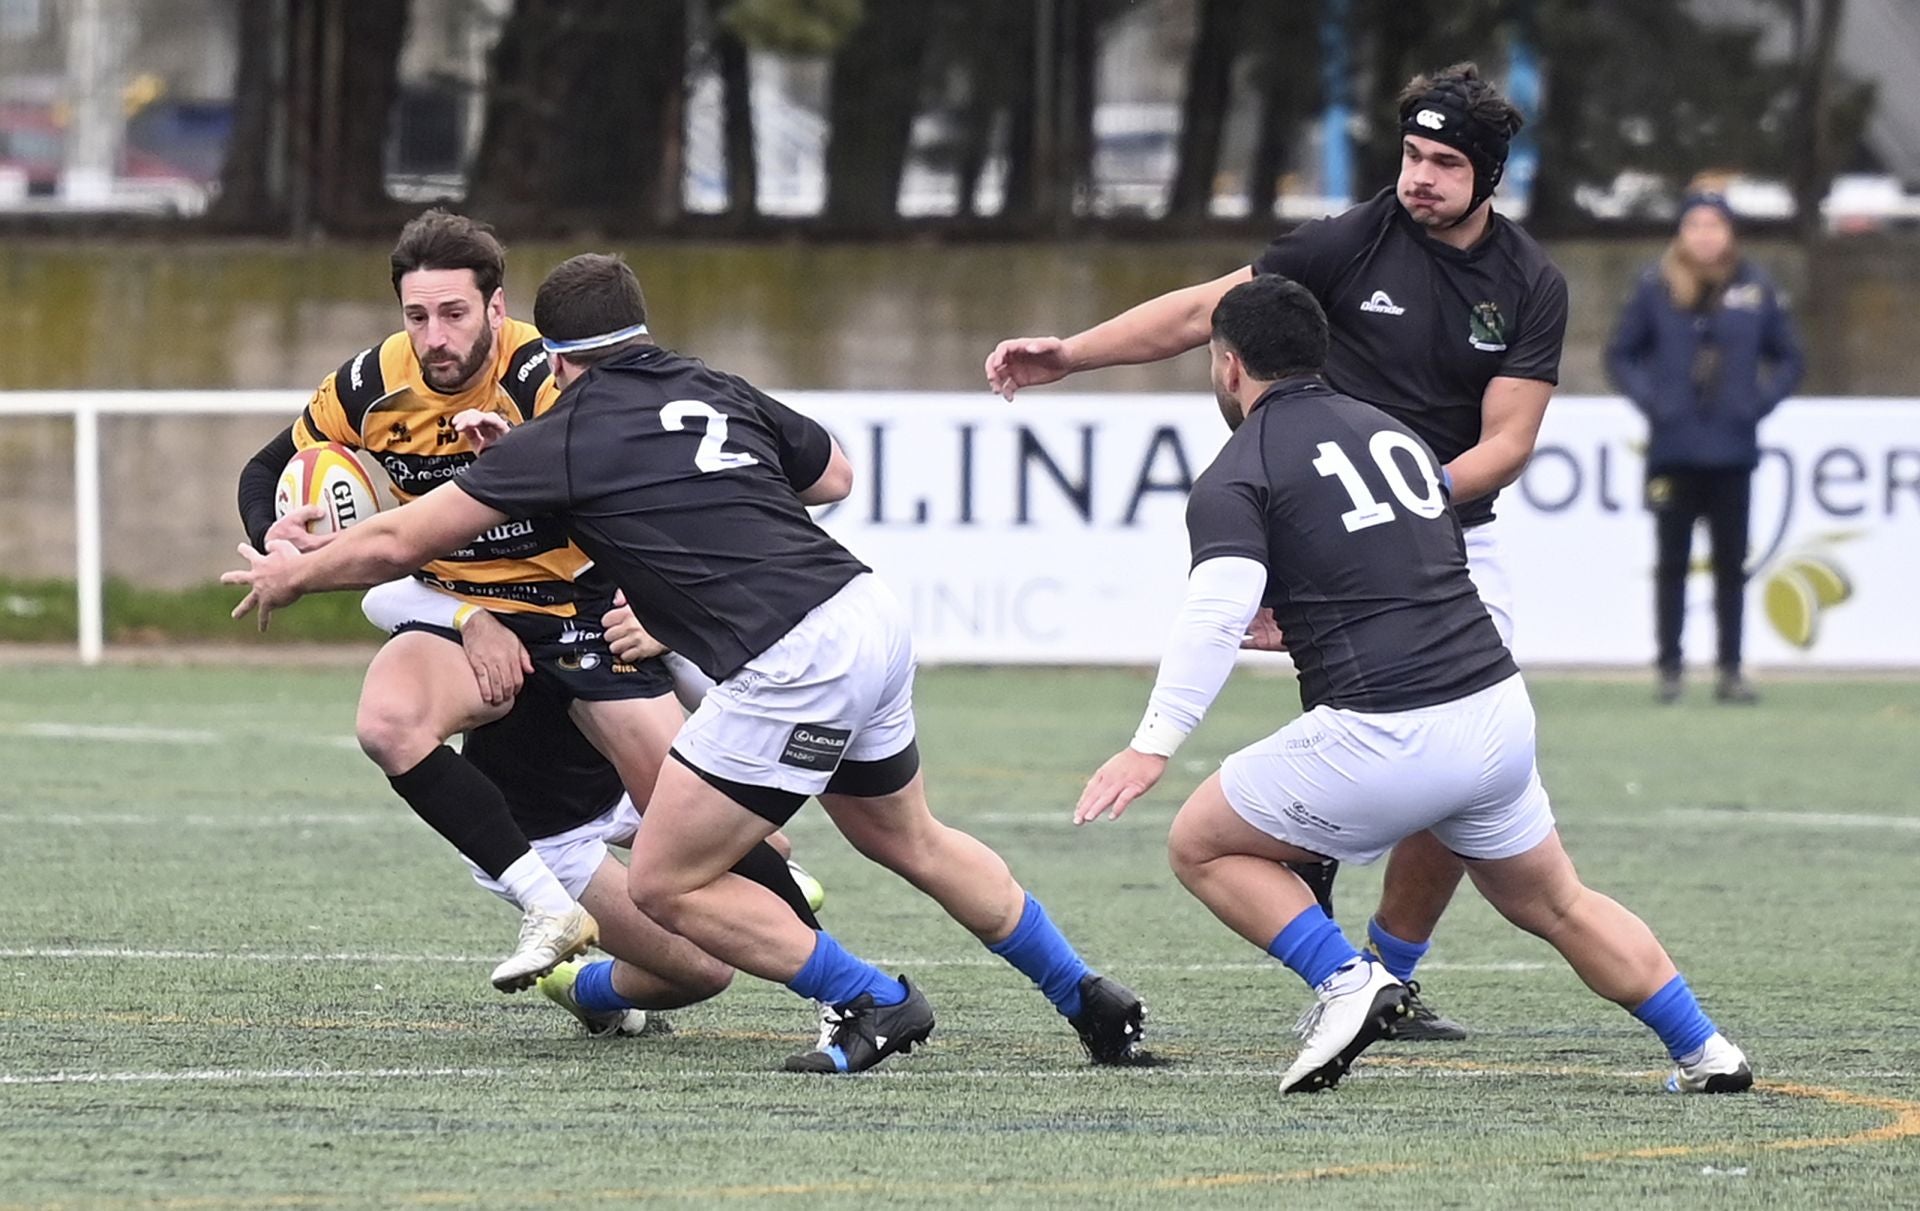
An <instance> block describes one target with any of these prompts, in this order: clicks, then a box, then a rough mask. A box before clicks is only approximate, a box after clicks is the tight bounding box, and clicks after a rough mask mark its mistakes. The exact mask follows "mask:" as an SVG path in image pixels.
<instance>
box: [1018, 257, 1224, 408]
mask: <svg viewBox="0 0 1920 1211" xmlns="http://www.w3.org/2000/svg"><path fill="white" fill-rule="evenodd" d="M1252 279H1253V269H1252V267H1251V266H1244V265H1243V266H1241V267H1240V268H1239V269H1236V270H1234V271H1233V272H1232V273H1229V274H1227V275H1225V276H1224V277H1218V278H1215V279H1214V280H1212V281H1211V282H1201V283H1199V284H1198V285H1195V286H1185V287H1182V288H1181V289H1179V290H1170V291H1168V292H1167V293H1166V294H1163V295H1160V296H1158V297H1156V298H1151V299H1148V300H1147V301H1146V302H1144V303H1141V304H1139V305H1138V306H1136V307H1132V308H1129V309H1128V310H1126V311H1123V312H1121V313H1120V314H1119V315H1116V316H1114V317H1113V318H1112V319H1110V320H1107V321H1105V322H1104V323H1100V324H1095V325H1094V326H1093V327H1091V328H1089V329H1087V330H1086V331H1085V332H1082V333H1079V334H1077V335H1075V336H1070V337H1067V338H1066V339H1065V340H1062V339H1060V338H1059V337H1054V336H1022V337H1015V338H1014V339H1012V340H1007V341H1001V342H1000V344H999V345H998V346H996V347H995V348H994V351H993V352H992V353H990V354H988V355H987V386H988V387H989V388H990V389H991V390H993V391H995V392H998V393H999V394H1000V395H1003V396H1005V397H1006V398H1007V399H1012V398H1013V395H1014V392H1016V391H1018V390H1019V389H1020V388H1022V387H1035V386H1039V385H1040V384H1042V383H1054V382H1058V381H1060V380H1061V379H1063V378H1065V377H1067V376H1068V375H1069V374H1075V373H1078V372H1079V371H1081V370H1098V369H1100V368H1102V367H1104V366H1135V365H1139V364H1141V363H1143V362H1159V361H1165V360H1166V359H1167V358H1170V357H1174V356H1176V355H1178V354H1182V353H1185V352H1186V351H1187V350H1189V349H1198V348H1199V347H1200V346H1202V345H1204V344H1206V343H1207V338H1208V337H1209V336H1210V335H1212V332H1213V309H1214V308H1215V307H1217V306H1218V305H1219V304H1220V299H1221V297H1222V296H1223V295H1225V294H1226V293H1227V291H1229V290H1232V289H1233V288H1234V287H1235V286H1238V285H1239V284H1240V283H1242V282H1246V281H1251V280H1252Z"/></svg>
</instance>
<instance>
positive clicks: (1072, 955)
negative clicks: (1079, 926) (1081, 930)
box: [987, 895, 1087, 1017]
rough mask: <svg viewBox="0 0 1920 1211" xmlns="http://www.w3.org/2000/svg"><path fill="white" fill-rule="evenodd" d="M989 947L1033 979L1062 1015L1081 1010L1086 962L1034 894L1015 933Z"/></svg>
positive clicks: (1023, 910) (1072, 1013)
mask: <svg viewBox="0 0 1920 1211" xmlns="http://www.w3.org/2000/svg"><path fill="white" fill-rule="evenodd" d="M987 949H988V950H990V951H992V952H993V953H994V954H997V955H999V956H1000V957H1001V958H1003V959H1005V960H1006V961H1007V962H1009V963H1011V964H1013V966H1014V968H1015V970H1017V971H1019V972H1020V974H1021V975H1024V976H1026V977H1027V978H1028V979H1029V980H1032V981H1033V982H1034V985H1035V987H1037V988H1039V989H1040V991H1041V992H1043V993H1045V994H1046V997H1047V1000H1049V1001H1052V1002H1053V1007H1054V1008H1055V1009H1058V1010H1059V1011H1060V1012H1061V1013H1062V1014H1064V1015H1065V1016H1067V1017H1073V1016H1074V1015H1075V1014H1078V1013H1079V1012H1080V981H1081V980H1082V979H1084V978H1086V975H1087V965H1086V963H1085V962H1083V961H1082V960H1081V958H1080V955H1079V953H1078V952H1077V951H1075V950H1074V949H1073V944H1072V943H1071V942H1068V941H1067V939H1066V936H1065V935H1064V934H1062V933H1061V932H1060V931H1059V929H1057V928H1055V926H1054V924H1053V922H1052V921H1050V920H1048V919H1047V910H1046V909H1044V908H1042V907H1040V901H1038V900H1036V899H1034V898H1033V896H1032V895H1028V896H1027V902H1026V907H1025V908H1024V909H1022V910H1021V912H1020V923H1019V924H1018V925H1015V926H1014V927H1013V932H1012V933H1010V934H1008V935H1007V936H1006V937H1005V938H1004V939H1002V940H1001V941H998V942H995V943H993V944H992V945H990V946H988V947H987Z"/></svg>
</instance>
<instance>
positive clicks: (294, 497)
mask: <svg viewBox="0 0 1920 1211" xmlns="http://www.w3.org/2000/svg"><path fill="white" fill-rule="evenodd" d="M303 506H313V508H315V509H318V510H319V512H318V513H317V514H312V512H311V510H309V513H310V514H311V516H310V519H309V520H308V521H307V530H308V532H309V533H313V534H335V533H338V532H339V531H341V530H344V529H346V528H347V527H348V526H351V525H354V524H356V523H358V522H362V521H365V520H366V519H367V518H369V517H372V516H373V515H374V514H375V513H377V512H379V511H380V494H379V492H378V491H377V490H376V489H375V488H374V486H373V477H372V476H371V475H369V474H367V469H366V468H365V467H364V466H362V465H361V463H360V460H359V458H357V457H356V456H355V454H354V452H353V451H352V450H349V449H347V448H346V447H345V446H342V445H338V444H336V443H334V442H328V443H326V444H325V445H322V446H315V447H313V448H312V449H310V450H302V451H300V453H298V454H296V455H294V456H293V460H292V461H291V462H289V463H288V464H287V467H286V470H284V471H282V472H280V483H279V486H278V487H276V488H275V489H274V493H273V515H274V516H275V517H277V518H278V517H285V516H286V515H287V514H289V513H292V512H294V511H295V510H297V509H300V508H302V507H303Z"/></svg>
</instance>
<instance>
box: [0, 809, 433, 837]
mask: <svg viewBox="0 0 1920 1211" xmlns="http://www.w3.org/2000/svg"><path fill="white" fill-rule="evenodd" d="M395 806H396V807H397V806H398V804H396V805H395ZM0 824H23V825H31V826H34V827H39V828H156V827H166V828H213V829H233V830H235V831H238V830H242V829H255V828H314V827H332V828H375V827H380V826H383V825H402V824H404V825H407V826H408V827H413V818H412V817H411V816H409V815H407V814H406V813H405V812H401V811H391V812H273V813H271V814H267V815H260V816H242V815H217V816H216V815H208V814H206V813H204V812H182V813H181V814H180V815H177V816H170V815H166V814H164V813H158V814H156V813H151V812H6V811H0Z"/></svg>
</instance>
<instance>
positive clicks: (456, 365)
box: [416, 310, 493, 393]
mask: <svg viewBox="0 0 1920 1211" xmlns="http://www.w3.org/2000/svg"><path fill="white" fill-rule="evenodd" d="M479 315H480V331H479V332H478V333H476V334H475V335H474V338H473V347H472V348H470V349H469V350H467V353H466V355H465V356H464V357H462V356H461V355H460V354H458V353H456V352H455V351H454V350H453V349H452V348H450V347H442V348H440V349H430V350H427V351H426V352H424V353H420V354H419V356H420V377H422V378H424V379H426V380H427V386H429V387H432V388H433V389H434V390H435V391H445V392H449V393H451V392H453V391H457V390H459V389H460V388H461V387H463V386H465V385H466V383H467V380H469V379H471V378H472V377H473V376H474V375H476V374H478V373H479V372H480V368H481V367H482V366H484V365H486V364H487V362H488V361H489V360H490V359H491V358H492V357H493V325H492V324H490V323H488V322H487V318H486V312H485V311H484V310H483V311H481V312H479ZM416 352H419V351H417V350H416Z"/></svg>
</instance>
